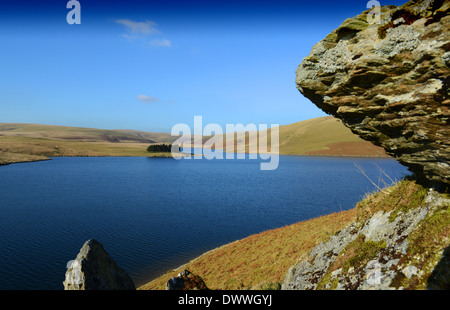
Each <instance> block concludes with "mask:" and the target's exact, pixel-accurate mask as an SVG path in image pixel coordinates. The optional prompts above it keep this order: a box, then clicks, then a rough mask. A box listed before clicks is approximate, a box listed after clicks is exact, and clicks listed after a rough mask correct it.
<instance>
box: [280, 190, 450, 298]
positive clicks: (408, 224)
mask: <svg viewBox="0 0 450 310" xmlns="http://www.w3.org/2000/svg"><path fill="white" fill-rule="evenodd" d="M442 206H450V199H445V198H442V197H440V196H439V195H437V193H436V192H435V191H433V190H430V191H429V192H428V194H427V196H426V198H425V199H424V205H422V206H419V207H417V208H414V209H411V210H408V211H407V212H404V213H403V212H398V213H397V214H394V215H395V216H391V215H392V212H394V211H389V212H381V211H380V212H378V213H376V214H374V215H373V216H372V217H370V218H369V219H368V220H367V221H365V222H364V223H362V224H358V223H352V224H350V225H349V226H347V227H346V228H345V229H343V230H341V231H340V232H339V233H337V234H336V235H334V236H332V237H331V238H330V239H329V240H328V241H327V242H322V243H321V244H319V245H317V246H316V247H315V248H314V249H313V250H312V251H311V252H310V253H309V254H308V255H307V256H306V257H301V258H300V259H299V261H298V263H296V264H294V265H293V266H291V268H290V269H289V271H288V273H287V275H286V278H285V280H284V282H283V284H282V289H284V290H314V289H338V290H339V289H342V290H344V289H345V290H347V289H359V290H391V289H396V287H395V286H394V285H393V281H394V280H395V279H396V278H397V279H398V278H399V277H400V278H401V277H406V278H408V279H409V278H412V277H421V276H422V275H423V274H424V270H422V269H419V268H417V266H416V264H417V265H422V266H423V265H424V262H423V261H422V259H421V258H420V257H411V255H410V253H409V248H408V236H409V235H410V234H411V232H413V231H414V230H415V229H416V228H418V227H419V225H420V223H421V221H422V220H424V219H425V218H426V217H427V216H431V215H433V214H434V212H436V210H438V209H439V208H440V207H442ZM361 238H362V239H363V240H364V242H363V243H365V244H366V245H371V246H372V247H373V245H376V246H378V247H377V248H376V250H375V251H373V252H371V248H370V247H368V246H367V247H364V245H363V244H360V245H359V247H358V249H366V251H367V253H371V254H370V255H372V257H371V258H370V260H368V261H367V262H366V263H364V265H363V266H358V267H357V268H354V267H348V266H347V267H344V266H345V264H340V265H339V266H341V265H343V267H340V268H337V269H336V270H333V269H332V268H331V267H332V266H333V264H334V263H335V262H336V261H337V260H339V259H341V258H342V257H344V255H346V253H347V251H352V248H351V247H349V245H351V244H352V242H354V241H355V240H357V239H361ZM449 248H450V247H449ZM448 253H450V252H449V250H448V248H447V250H446V251H444V254H443V256H442V255H441V254H440V253H436V257H437V260H439V255H441V256H442V258H441V259H440V263H439V264H437V265H435V266H434V269H431V270H434V271H433V273H432V275H431V276H430V278H431V279H432V283H433V285H432V288H442V287H449V284H448V283H449V282H450V263H449V261H450V260H449V259H448V257H450V255H449V254H448ZM367 255H369V254H367ZM354 257H355V256H354ZM354 257H353V258H352V256H350V257H347V258H346V260H347V261H349V259H353V260H355V258H354ZM356 257H358V256H356ZM361 257H362V256H361ZM402 262H408V263H407V264H406V265H403V263H402ZM356 265H358V262H356ZM430 268H433V266H430ZM429 281H431V280H429ZM399 289H401V287H400V288H399Z"/></svg>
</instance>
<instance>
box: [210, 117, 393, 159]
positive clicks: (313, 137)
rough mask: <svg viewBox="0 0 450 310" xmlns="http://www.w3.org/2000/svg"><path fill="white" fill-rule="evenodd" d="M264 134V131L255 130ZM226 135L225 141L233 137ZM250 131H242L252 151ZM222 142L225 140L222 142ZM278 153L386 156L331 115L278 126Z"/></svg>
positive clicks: (254, 149) (247, 149)
mask: <svg viewBox="0 0 450 310" xmlns="http://www.w3.org/2000/svg"><path fill="white" fill-rule="evenodd" d="M258 134H259V137H264V136H265V135H266V133H258ZM234 136H235V137H233V135H230V134H227V135H225V138H224V139H225V140H226V141H229V140H230V139H233V138H234V139H235V146H236V144H237V143H236V141H238V142H240V143H242V142H243V141H242V140H241V139H239V140H238V138H237V136H236V135H234ZM249 136H252V135H251V133H250V134H249V133H247V134H246V141H245V144H246V152H251V153H256V152H257V148H255V147H253V148H252V145H253V146H256V145H257V144H256V143H253V144H251V143H250V142H249ZM205 140H207V139H204V141H205ZM267 140H268V141H269V142H268V145H270V143H271V139H270V129H269V130H268V133H267ZM224 144H226V142H225V143H224ZM279 152H280V154H282V155H321V156H364V157H388V155H387V154H386V153H385V151H384V149H383V148H381V147H377V146H375V145H373V144H372V143H370V142H367V141H365V140H363V139H361V138H360V137H359V136H357V135H355V134H353V133H352V132H351V130H350V129H349V128H347V127H346V126H345V125H344V124H342V122H341V121H340V120H338V119H336V118H334V117H332V116H325V117H318V118H313V119H310V120H305V121H301V122H297V123H293V124H290V125H283V126H280V127H279Z"/></svg>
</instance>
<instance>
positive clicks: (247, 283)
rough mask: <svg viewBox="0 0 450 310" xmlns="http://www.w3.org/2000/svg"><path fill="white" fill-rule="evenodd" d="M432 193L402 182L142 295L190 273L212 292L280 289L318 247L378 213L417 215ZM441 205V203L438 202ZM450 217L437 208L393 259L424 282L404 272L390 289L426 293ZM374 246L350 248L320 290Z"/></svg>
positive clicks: (237, 245)
mask: <svg viewBox="0 0 450 310" xmlns="http://www.w3.org/2000/svg"><path fill="white" fill-rule="evenodd" d="M427 192H428V189H426V188H424V187H422V186H420V185H418V184H416V183H415V182H414V181H410V180H402V181H400V182H398V183H397V184H395V185H393V186H392V187H390V188H386V189H383V190H382V191H380V192H376V193H373V194H371V195H367V197H366V198H365V199H364V200H362V201H361V202H360V203H358V204H357V206H356V207H355V208H354V209H352V210H349V211H343V212H339V213H334V214H330V215H326V216H322V217H319V218H314V219H311V220H308V221H305V222H300V223H296V224H293V225H289V226H286V227H282V228H278V229H274V230H269V231H265V232H262V233H259V234H256V235H252V236H249V237H247V238H244V239H242V240H238V241H235V242H232V243H230V244H227V245H224V246H222V247H219V248H217V249H214V250H212V251H210V252H207V253H205V254H203V255H201V256H199V257H198V258H196V259H194V260H192V261H190V262H188V263H187V264H185V265H183V266H181V267H179V268H177V269H176V270H171V271H169V272H167V273H166V274H164V275H162V276H160V277H158V278H157V279H154V280H152V281H150V282H149V283H147V284H145V285H142V286H141V287H140V288H139V289H141V290H161V289H165V284H166V283H167V281H168V280H169V279H170V278H171V277H174V276H177V274H178V273H180V272H182V271H183V270H185V269H187V270H189V271H191V272H192V273H194V274H196V275H198V276H201V277H202V279H203V280H204V281H205V284H206V285H207V287H208V288H210V289H226V290H230V289H279V288H280V284H281V282H283V280H284V279H285V277H286V274H287V272H288V270H289V267H291V266H292V265H293V264H294V263H296V262H298V261H299V260H304V259H310V258H309V256H308V253H309V252H310V251H311V250H312V249H313V248H314V247H315V246H316V245H318V244H319V243H321V242H326V241H328V240H330V237H331V236H333V235H336V233H338V232H339V231H340V230H341V229H343V228H344V227H346V226H348V225H349V224H351V223H355V224H356V226H355V227H359V226H362V225H364V223H367V222H366V221H367V220H368V219H369V218H371V217H372V216H374V215H376V214H377V213H378V212H390V213H389V214H390V215H389V222H391V221H394V220H395V219H396V217H398V216H400V215H401V214H406V213H407V212H408V211H410V210H415V209H416V210H417V208H418V207H420V206H421V205H423V204H424V202H425V196H426V194H427ZM441 197H443V198H448V195H446V194H442V196H441ZM437 203H439V199H438V200H436V204H437ZM449 211H450V209H449V205H448V204H446V203H444V204H442V205H439V206H437V207H436V208H435V210H434V212H430V214H428V216H426V217H425V218H424V219H422V220H421V222H420V225H419V226H418V228H417V229H415V230H414V231H413V232H412V233H411V234H409V235H407V236H405V237H404V238H407V241H408V243H407V244H408V251H407V254H406V255H403V256H399V257H396V256H395V255H396V254H394V257H396V258H400V261H399V262H398V264H399V266H402V267H399V266H397V268H398V269H399V271H400V270H402V268H404V267H406V266H408V265H410V264H411V265H415V266H417V267H418V268H419V270H421V272H420V273H419V275H420V277H411V278H407V277H405V276H402V273H401V272H399V273H398V274H397V275H396V277H395V279H394V281H393V282H392V284H391V285H392V287H397V288H398V287H400V286H402V287H404V288H407V289H425V288H426V286H427V279H428V278H429V277H430V274H431V272H432V270H433V266H434V265H436V263H437V260H438V259H440V258H441V257H442V254H441V253H442V250H443V249H444V248H446V247H448V244H449V240H450V213H449ZM378 214H379V213H378ZM402 240H404V239H402ZM357 241H359V239H358V240H357ZM372 243H373V242H372ZM369 244H371V243H368V242H353V243H351V244H350V245H349V246H348V247H347V248H346V249H345V251H343V253H344V254H342V255H339V258H338V259H336V261H335V262H334V263H333V265H332V266H331V267H330V268H329V269H328V270H326V273H325V276H324V277H323V278H322V279H321V283H320V284H323V285H321V286H319V287H321V288H324V286H325V284H326V283H325V282H326V281H327V280H329V279H330V275H331V274H332V272H333V271H335V270H337V269H339V268H342V267H343V266H344V267H345V266H354V267H355V268H356V267H357V266H356V265H357V264H360V263H362V262H365V263H367V261H368V260H370V259H371V258H373V257H374V256H375V255H376V254H378V253H379V252H380V249H379V248H373V247H367V245H369ZM386 251H387V250H386V249H385V253H384V254H383V255H388V252H386ZM389 255H390V254H389ZM392 268H393V267H392ZM324 272H325V270H324ZM447 272H448V270H447ZM322 282H324V283H322Z"/></svg>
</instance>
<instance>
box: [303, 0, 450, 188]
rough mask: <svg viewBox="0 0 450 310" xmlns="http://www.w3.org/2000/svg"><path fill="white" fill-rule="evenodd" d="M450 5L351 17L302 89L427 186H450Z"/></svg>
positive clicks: (440, 2)
mask: <svg viewBox="0 0 450 310" xmlns="http://www.w3.org/2000/svg"><path fill="white" fill-rule="evenodd" d="M449 9H450V1H444V0H422V1H421V0H419V1H417V0H415V1H410V2H408V3H406V4H404V5H402V6H400V7H396V6H382V7H381V9H380V10H381V19H380V22H379V23H369V22H370V21H371V18H372V14H371V13H372V12H371V10H367V11H365V12H363V13H362V14H361V15H358V16H356V17H353V18H349V19H347V20H345V21H344V22H343V24H342V25H341V26H340V27H339V28H337V29H336V30H334V31H333V32H332V33H330V34H329V35H328V36H327V37H326V38H325V39H323V40H322V41H320V42H319V43H317V44H316V45H314V47H313V48H312V51H311V54H310V55H309V56H308V57H306V58H305V59H304V60H303V62H302V63H301V64H300V65H299V67H298V68H297V72H296V84H297V88H298V90H299V91H300V92H301V93H302V94H303V95H304V96H305V97H307V98H308V99H310V100H311V101H312V102H313V103H315V104H316V105H317V106H318V107H319V108H321V109H322V110H323V111H325V112H326V113H328V114H331V115H333V116H335V117H337V118H340V119H341V120H342V121H343V123H344V124H345V125H346V126H347V127H349V128H350V129H351V130H352V132H354V133H356V134H358V135H359V136H360V137H362V138H363V139H365V140H368V141H371V142H372V143H374V144H375V145H378V146H382V147H383V148H384V149H385V150H386V152H387V153H388V154H390V155H392V156H394V157H395V158H396V159H397V160H398V161H399V162H400V163H401V164H403V165H405V166H407V167H408V168H409V170H410V171H412V172H414V173H415V175H416V176H417V178H418V181H419V182H421V183H422V184H423V185H425V186H436V188H437V189H441V190H442V191H448V188H449V185H450V165H449V161H450V141H449V140H450V139H449V134H450V126H449V116H450V115H449V114H450V113H449V105H450V98H449V84H450V77H449V73H450V69H449V67H450V52H449V50H450V16H449Z"/></svg>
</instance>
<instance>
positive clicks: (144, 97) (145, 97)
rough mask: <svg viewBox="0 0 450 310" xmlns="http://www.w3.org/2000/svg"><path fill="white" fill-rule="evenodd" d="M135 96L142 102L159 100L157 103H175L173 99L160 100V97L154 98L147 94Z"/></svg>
mask: <svg viewBox="0 0 450 310" xmlns="http://www.w3.org/2000/svg"><path fill="white" fill-rule="evenodd" d="M136 98H137V99H138V100H139V101H141V102H144V103H155V102H159V103H175V101H173V100H162V99H160V98H156V97H153V96H147V95H138V96H136Z"/></svg>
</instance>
